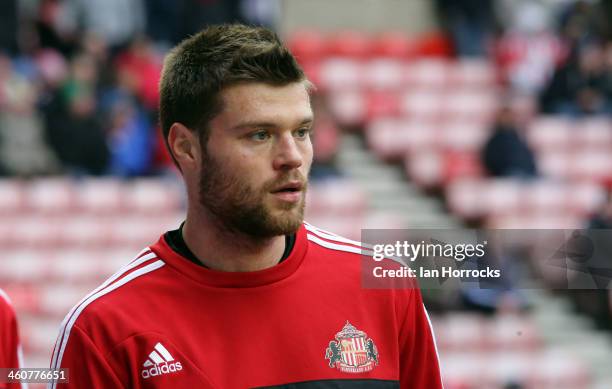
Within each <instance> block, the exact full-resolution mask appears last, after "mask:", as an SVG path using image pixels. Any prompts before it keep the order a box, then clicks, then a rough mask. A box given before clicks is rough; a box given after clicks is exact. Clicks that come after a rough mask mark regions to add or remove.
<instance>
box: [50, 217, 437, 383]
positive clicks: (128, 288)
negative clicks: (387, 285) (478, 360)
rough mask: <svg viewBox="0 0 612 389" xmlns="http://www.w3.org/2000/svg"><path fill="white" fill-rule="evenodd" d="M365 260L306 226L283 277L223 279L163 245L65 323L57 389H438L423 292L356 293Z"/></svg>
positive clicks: (276, 271)
mask: <svg viewBox="0 0 612 389" xmlns="http://www.w3.org/2000/svg"><path fill="white" fill-rule="evenodd" d="M360 253H361V248H360V247H359V245H358V244H357V243H356V242H352V241H349V240H346V239H344V238H341V237H338V236H336V235H332V234H330V233H327V232H324V231H321V230H319V229H317V228H315V227H313V226H310V225H308V224H305V225H304V226H302V227H301V228H300V230H299V231H298V233H297V234H296V241H295V246H294V247H293V250H292V251H291V254H290V255H289V257H287V259H285V260H284V261H282V262H281V263H279V264H278V265H276V266H274V267H272V268H269V269H265V270H261V271H256V272H244V273H231V272H219V271H215V270H211V269H207V268H204V267H202V266H198V265H196V264H194V263H192V262H190V261H188V260H187V259H185V258H183V257H181V256H180V255H179V254H178V253H176V252H175V251H173V250H172V249H171V248H170V247H169V245H168V243H167V242H166V241H165V238H164V237H163V236H162V237H161V238H160V240H159V241H158V242H157V243H156V244H154V245H153V246H151V247H150V248H148V249H146V250H145V251H143V252H142V253H141V254H140V256H139V257H138V258H137V259H136V260H134V261H132V262H131V263H130V264H129V265H126V266H125V267H124V268H123V269H121V270H120V271H119V272H117V273H116V274H115V275H114V276H113V277H111V278H110V279H109V280H107V281H106V282H105V283H104V284H102V285H101V286H100V287H99V288H98V289H96V290H95V291H93V292H92V293H91V294H90V295H88V296H87V297H86V298H85V299H83V300H82V301H81V302H80V303H79V304H78V305H77V306H75V307H74V308H73V310H72V311H71V312H70V313H69V314H68V316H67V317H66V319H65V320H64V322H63V325H62V328H61V331H60V335H59V337H58V340H57V343H56V346H55V350H54V353H53V358H52V362H51V365H52V367H65V368H69V369H70V383H69V384H57V385H53V386H52V388H56V387H57V388H173V389H174V388H223V389H227V388H230V389H231V388H251V387H276V388H283V387H291V388H314V387H316V388H326V387H333V388H366V387H367V388H399V387H401V388H423V389H437V388H441V387H442V384H441V379H440V372H439V367H438V357H437V353H436V349H435V344H434V339H433V335H432V330H431V326H430V323H429V319H428V317H427V313H426V311H425V308H424V306H423V303H422V301H421V296H420V293H419V290H418V289H416V288H415V289H377V290H372V289H364V288H362V286H361V273H360V271H361V269H360V268H361V265H360V260H361V254H360ZM289 385H291V386H289Z"/></svg>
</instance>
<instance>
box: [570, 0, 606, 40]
mask: <svg viewBox="0 0 612 389" xmlns="http://www.w3.org/2000/svg"><path fill="white" fill-rule="evenodd" d="M608 23H609V19H606V18H605V13H604V12H603V9H602V7H601V6H600V5H599V2H598V1H593V0H578V1H574V2H571V3H570V4H568V5H567V6H566V7H565V9H563V10H562V11H561V17H560V20H559V34H560V35H561V37H562V38H563V39H565V40H567V42H568V43H569V44H570V46H571V47H574V48H578V49H580V48H582V47H583V46H585V45H590V44H592V43H594V42H599V41H601V40H602V39H604V37H605V36H606V35H607V34H608V32H609V26H608Z"/></svg>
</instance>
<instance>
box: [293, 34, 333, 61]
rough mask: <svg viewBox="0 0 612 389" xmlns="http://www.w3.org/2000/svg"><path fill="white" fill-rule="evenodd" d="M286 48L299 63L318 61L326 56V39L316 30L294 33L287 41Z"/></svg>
mask: <svg viewBox="0 0 612 389" xmlns="http://www.w3.org/2000/svg"><path fill="white" fill-rule="evenodd" d="M287 46H288V47H289V49H290V50H291V52H292V53H293V55H294V56H295V57H296V58H297V60H298V61H299V62H300V63H302V62H303V61H305V60H310V61H314V60H320V59H322V58H324V57H325V56H326V55H327V39H326V37H325V36H324V35H323V34H322V33H321V32H319V31H316V30H302V31H294V32H293V33H292V34H291V36H290V37H289V39H288V40H287Z"/></svg>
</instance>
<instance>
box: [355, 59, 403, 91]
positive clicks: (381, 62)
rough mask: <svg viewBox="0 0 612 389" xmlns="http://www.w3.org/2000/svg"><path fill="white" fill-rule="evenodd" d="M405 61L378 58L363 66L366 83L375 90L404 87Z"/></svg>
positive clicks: (390, 89) (391, 89)
mask: <svg viewBox="0 0 612 389" xmlns="http://www.w3.org/2000/svg"><path fill="white" fill-rule="evenodd" d="M404 66H405V63H404V62H403V61H400V60H396V59H387V58H376V59H373V60H371V61H369V62H367V63H366V64H365V65H364V66H363V72H364V73H363V74H364V77H365V80H364V84H365V86H367V87H368V88H370V89H373V90H383V91H393V90H397V89H400V88H402V87H403V81H404V80H403V67H404Z"/></svg>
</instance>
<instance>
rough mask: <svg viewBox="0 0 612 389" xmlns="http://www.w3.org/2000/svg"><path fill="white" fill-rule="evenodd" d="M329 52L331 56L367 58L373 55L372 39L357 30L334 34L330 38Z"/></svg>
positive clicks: (328, 43)
mask: <svg viewBox="0 0 612 389" xmlns="http://www.w3.org/2000/svg"><path fill="white" fill-rule="evenodd" d="M327 51H328V54H329V55H330V56H339V57H348V58H367V57H368V56H370V55H371V54H372V38H371V37H370V36H369V35H368V34H365V33H363V32H360V31H356V30H351V31H342V32H338V33H334V34H332V35H330V36H328V42H327Z"/></svg>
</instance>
